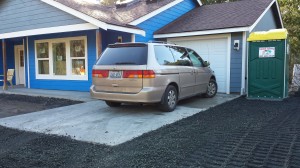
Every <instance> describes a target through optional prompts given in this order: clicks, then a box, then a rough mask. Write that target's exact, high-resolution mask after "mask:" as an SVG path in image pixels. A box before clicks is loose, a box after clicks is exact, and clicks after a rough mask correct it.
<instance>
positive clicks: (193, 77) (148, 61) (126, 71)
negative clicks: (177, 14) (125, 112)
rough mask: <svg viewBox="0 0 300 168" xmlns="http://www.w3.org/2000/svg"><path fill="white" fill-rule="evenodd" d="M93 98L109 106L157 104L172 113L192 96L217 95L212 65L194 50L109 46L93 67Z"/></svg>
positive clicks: (155, 45) (153, 44)
mask: <svg viewBox="0 0 300 168" xmlns="http://www.w3.org/2000/svg"><path fill="white" fill-rule="evenodd" d="M92 76H93V83H92V86H91V88H90V93H91V96H92V97H93V98H95V99H100V100H104V101H105V102H106V104H107V105H108V106H110V107H118V106H120V105H121V104H122V103H139V104H149V103H156V104H158V105H159V107H160V109H161V110H162V111H166V112H170V111H173V110H174V109H175V108H176V105H177V102H178V101H179V100H181V99H185V98H189V97H191V96H195V95H200V94H204V95H205V96H206V97H209V98H211V97H214V96H215V95H216V93H217V89H218V86H217V83H216V77H215V75H214V72H213V70H211V68H210V67H209V63H208V62H206V61H203V60H202V58H201V57H200V56H199V55H198V54H197V53H196V52H195V51H194V50H192V49H190V48H186V47H181V46H178V45H175V44H167V43H161V42H148V43H116V44H111V45H108V47H107V48H106V50H105V51H104V52H103V54H102V55H101V57H100V58H99V59H98V60H97V62H96V64H95V65H94V66H93V71H92Z"/></svg>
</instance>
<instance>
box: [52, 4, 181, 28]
mask: <svg viewBox="0 0 300 168" xmlns="http://www.w3.org/2000/svg"><path fill="white" fill-rule="evenodd" d="M54 1H56V2H58V3H60V4H63V5H65V6H67V7H69V8H72V9H74V10H76V11H79V12H81V13H84V14H86V15H88V16H90V17H93V18H95V19H98V20H100V21H102V22H105V23H108V24H113V25H118V26H125V27H135V26H130V25H129V23H130V22H132V21H134V20H136V19H138V18H140V17H143V16H144V15H147V14H149V13H151V12H153V11H155V10H157V9H159V8H161V7H163V6H165V5H167V4H169V3H171V2H173V1H176V0H159V1H157V2H155V3H149V4H146V0H135V2H133V3H131V4H130V5H127V6H124V7H120V8H116V6H104V5H102V4H100V3H99V2H98V3H95V2H92V1H86V0H54ZM136 28H137V27H136Z"/></svg>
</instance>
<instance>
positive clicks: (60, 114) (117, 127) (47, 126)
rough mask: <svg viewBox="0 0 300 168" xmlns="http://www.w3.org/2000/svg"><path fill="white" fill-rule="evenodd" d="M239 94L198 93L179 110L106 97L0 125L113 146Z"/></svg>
mask: <svg viewBox="0 0 300 168" xmlns="http://www.w3.org/2000/svg"><path fill="white" fill-rule="evenodd" d="M237 97H238V96H237V95H217V96H216V97H215V98H212V99H206V98H199V97H194V98H193V99H189V100H185V101H183V102H181V103H180V104H179V106H178V107H177V108H176V110H175V111H173V112H170V113H164V112H160V111H159V110H158V109H157V107H156V106H153V105H152V106H151V105H147V106H138V105H124V106H122V107H119V108H110V107H108V106H107V105H106V104H105V103H104V102H103V101H90V102H86V103H82V104H77V105H72V106H67V107H60V108H56V109H51V110H45V111H40V112H35V113H30V114H24V115H20V116H14V117H8V118H3V119H0V125H2V126H6V127H10V128H15V129H20V130H26V131H32V132H39V133H45V134H55V135H60V136H68V137H70V138H73V139H76V140H80V141H86V142H93V143H100V144H105V145H111V146H113V145H118V144H121V143H124V142H126V141H129V140H132V139H133V138H135V137H138V136H141V135H142V134H144V133H147V132H149V131H152V130H156V129H158V128H160V127H162V126H164V125H167V124H171V123H174V122H175V121H178V120H181V119H183V118H186V117H189V116H192V115H194V114H196V113H199V112H201V111H204V110H206V109H208V108H210V107H213V106H216V105H219V104H222V103H224V102H227V101H230V100H233V99H234V98H237Z"/></svg>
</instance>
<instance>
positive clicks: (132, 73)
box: [123, 70, 155, 78]
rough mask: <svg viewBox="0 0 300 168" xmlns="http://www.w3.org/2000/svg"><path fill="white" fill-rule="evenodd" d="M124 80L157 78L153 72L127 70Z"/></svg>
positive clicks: (124, 72)
mask: <svg viewBox="0 0 300 168" xmlns="http://www.w3.org/2000/svg"><path fill="white" fill-rule="evenodd" d="M123 78H155V72H154V71H153V70H125V71H123Z"/></svg>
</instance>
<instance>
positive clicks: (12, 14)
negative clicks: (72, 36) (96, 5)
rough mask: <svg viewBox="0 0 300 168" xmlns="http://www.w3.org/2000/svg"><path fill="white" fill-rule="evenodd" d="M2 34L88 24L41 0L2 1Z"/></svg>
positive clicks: (0, 29)
mask: <svg viewBox="0 0 300 168" xmlns="http://www.w3.org/2000/svg"><path fill="white" fill-rule="evenodd" d="M0 8H1V12H0V23H1V24H0V33H7V32H16V31H23V30H30V29H38V28H45V27H55V26H64V25H71V24H81V23H86V22H85V21H83V20H81V19H79V18H77V17H75V16H72V15H70V14H68V13H66V12H64V11H62V10H60V9H57V8H55V7H52V6H50V5H48V4H46V3H44V2H42V1H40V0H22V1H20V0H1V1H0Z"/></svg>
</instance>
